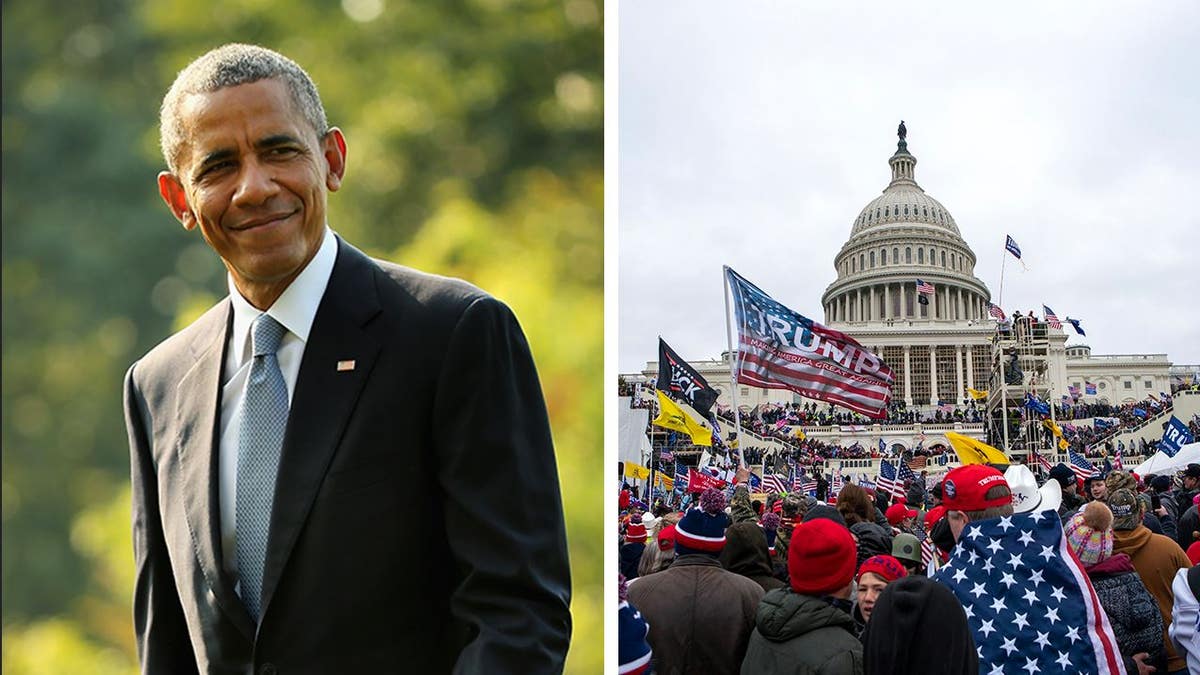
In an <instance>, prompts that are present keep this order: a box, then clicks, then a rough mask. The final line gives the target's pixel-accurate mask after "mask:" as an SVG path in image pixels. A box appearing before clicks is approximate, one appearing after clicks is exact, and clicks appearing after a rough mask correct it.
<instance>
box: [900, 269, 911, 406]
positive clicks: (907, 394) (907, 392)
mask: <svg viewBox="0 0 1200 675" xmlns="http://www.w3.org/2000/svg"><path fill="white" fill-rule="evenodd" d="M900 289H901V290H900V295H901V296H903V295H904V290H903V289H904V286H901V287H900ZM901 308H902V309H903V305H901ZM911 349H912V347H910V346H909V345H904V404H905V405H912V404H913V400H912V369H911V368H910V367H909V366H910V362H909V352H910V350H911Z"/></svg>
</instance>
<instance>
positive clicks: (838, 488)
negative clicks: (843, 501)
mask: <svg viewBox="0 0 1200 675" xmlns="http://www.w3.org/2000/svg"><path fill="white" fill-rule="evenodd" d="M844 484H845V483H844V482H843V481H842V467H840V466H839V467H838V468H836V469H834V470H833V482H832V483H830V485H829V494H831V495H833V496H835V497H836V496H837V495H839V494H841V493H842V486H843V485H844Z"/></svg>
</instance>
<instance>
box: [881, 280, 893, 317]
mask: <svg viewBox="0 0 1200 675" xmlns="http://www.w3.org/2000/svg"><path fill="white" fill-rule="evenodd" d="M883 318H885V319H891V318H893V317H892V285H891V284H884V285H883Z"/></svg>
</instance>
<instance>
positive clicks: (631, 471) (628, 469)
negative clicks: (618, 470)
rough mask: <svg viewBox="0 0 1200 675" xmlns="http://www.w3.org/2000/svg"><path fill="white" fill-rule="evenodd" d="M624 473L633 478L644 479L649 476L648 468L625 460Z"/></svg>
mask: <svg viewBox="0 0 1200 675" xmlns="http://www.w3.org/2000/svg"><path fill="white" fill-rule="evenodd" d="M625 475H626V476H627V477H629V478H632V479H634V480H646V479H647V478H649V477H650V469H647V468H646V467H644V466H642V465H641V464H634V463H633V462H625Z"/></svg>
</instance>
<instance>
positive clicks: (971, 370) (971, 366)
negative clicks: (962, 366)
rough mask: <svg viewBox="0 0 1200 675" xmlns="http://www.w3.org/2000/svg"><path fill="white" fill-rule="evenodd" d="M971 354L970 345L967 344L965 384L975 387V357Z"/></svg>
mask: <svg viewBox="0 0 1200 675" xmlns="http://www.w3.org/2000/svg"><path fill="white" fill-rule="evenodd" d="M973 356H974V355H973V354H971V345H967V386H968V387H970V388H972V389H974V388H975V359H974V358H973Z"/></svg>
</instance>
